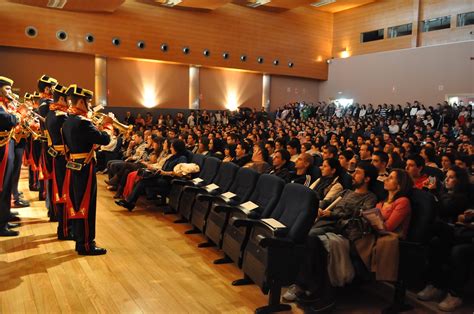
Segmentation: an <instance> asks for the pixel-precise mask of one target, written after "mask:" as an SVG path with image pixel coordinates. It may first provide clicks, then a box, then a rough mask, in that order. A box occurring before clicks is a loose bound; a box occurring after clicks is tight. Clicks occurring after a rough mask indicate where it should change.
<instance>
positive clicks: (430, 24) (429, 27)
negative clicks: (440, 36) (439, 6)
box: [421, 16, 451, 32]
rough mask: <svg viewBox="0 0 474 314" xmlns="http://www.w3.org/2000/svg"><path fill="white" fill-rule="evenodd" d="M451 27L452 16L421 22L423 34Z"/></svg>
mask: <svg viewBox="0 0 474 314" xmlns="http://www.w3.org/2000/svg"><path fill="white" fill-rule="evenodd" d="M450 27H451V16H443V17H438V18H435V19H429V20H424V21H422V22H421V31H422V32H431V31H437V30H440V29H445V28H450Z"/></svg>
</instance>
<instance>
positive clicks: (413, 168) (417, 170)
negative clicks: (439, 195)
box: [405, 155, 428, 189]
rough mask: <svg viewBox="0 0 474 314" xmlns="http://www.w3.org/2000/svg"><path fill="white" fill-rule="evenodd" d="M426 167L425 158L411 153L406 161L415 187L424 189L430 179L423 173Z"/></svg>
mask: <svg viewBox="0 0 474 314" xmlns="http://www.w3.org/2000/svg"><path fill="white" fill-rule="evenodd" d="M424 167H425V160H424V159H423V158H422V157H421V156H420V155H410V156H409V157H408V159H407V161H406V167H405V170H406V171H407V172H408V174H409V175H410V177H411V179H412V180H413V187H414V188H415V189H423V187H424V186H425V185H426V182H427V181H428V176H427V175H426V174H423V173H422V171H423V168H424Z"/></svg>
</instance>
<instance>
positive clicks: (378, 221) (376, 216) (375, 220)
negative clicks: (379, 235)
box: [362, 208, 385, 231]
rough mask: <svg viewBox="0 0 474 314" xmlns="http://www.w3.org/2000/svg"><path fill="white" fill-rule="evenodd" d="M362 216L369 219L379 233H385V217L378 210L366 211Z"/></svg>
mask: <svg viewBox="0 0 474 314" xmlns="http://www.w3.org/2000/svg"><path fill="white" fill-rule="evenodd" d="M362 215H363V216H364V217H365V219H367V220H368V221H369V222H370V224H371V225H372V227H373V228H374V229H375V230H377V231H384V230H385V226H384V224H383V217H382V214H381V213H380V210H379V209H378V208H373V209H368V210H364V211H363V212H362Z"/></svg>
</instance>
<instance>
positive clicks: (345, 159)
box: [339, 150, 355, 173]
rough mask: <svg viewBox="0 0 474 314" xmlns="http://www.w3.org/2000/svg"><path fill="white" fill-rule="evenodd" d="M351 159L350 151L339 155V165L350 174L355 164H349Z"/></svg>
mask: <svg viewBox="0 0 474 314" xmlns="http://www.w3.org/2000/svg"><path fill="white" fill-rule="evenodd" d="M353 157H354V152H353V151H351V150H344V151H342V152H341V153H340V154H339V163H340V164H341V167H342V169H344V170H345V171H346V172H348V173H352V172H354V170H355V164H353V163H351V160H352V158H353Z"/></svg>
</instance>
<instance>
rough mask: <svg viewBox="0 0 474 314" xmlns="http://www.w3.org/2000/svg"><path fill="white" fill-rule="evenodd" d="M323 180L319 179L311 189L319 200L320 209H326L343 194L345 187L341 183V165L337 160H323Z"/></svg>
mask: <svg viewBox="0 0 474 314" xmlns="http://www.w3.org/2000/svg"><path fill="white" fill-rule="evenodd" d="M319 168H320V169H321V178H319V179H317V180H316V181H315V182H314V183H313V184H311V186H310V188H311V189H313V190H314V191H315V192H316V196H317V198H318V200H319V208H320V209H323V210H324V209H325V208H326V207H327V206H328V205H330V204H331V203H332V202H333V201H334V200H335V199H336V197H337V196H338V195H339V194H340V193H341V192H342V190H343V187H342V184H341V183H340V182H339V180H340V177H339V175H340V174H341V170H342V169H341V165H340V163H339V161H338V160H337V159H336V158H328V159H325V160H323V164H322V165H321V167H319Z"/></svg>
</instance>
